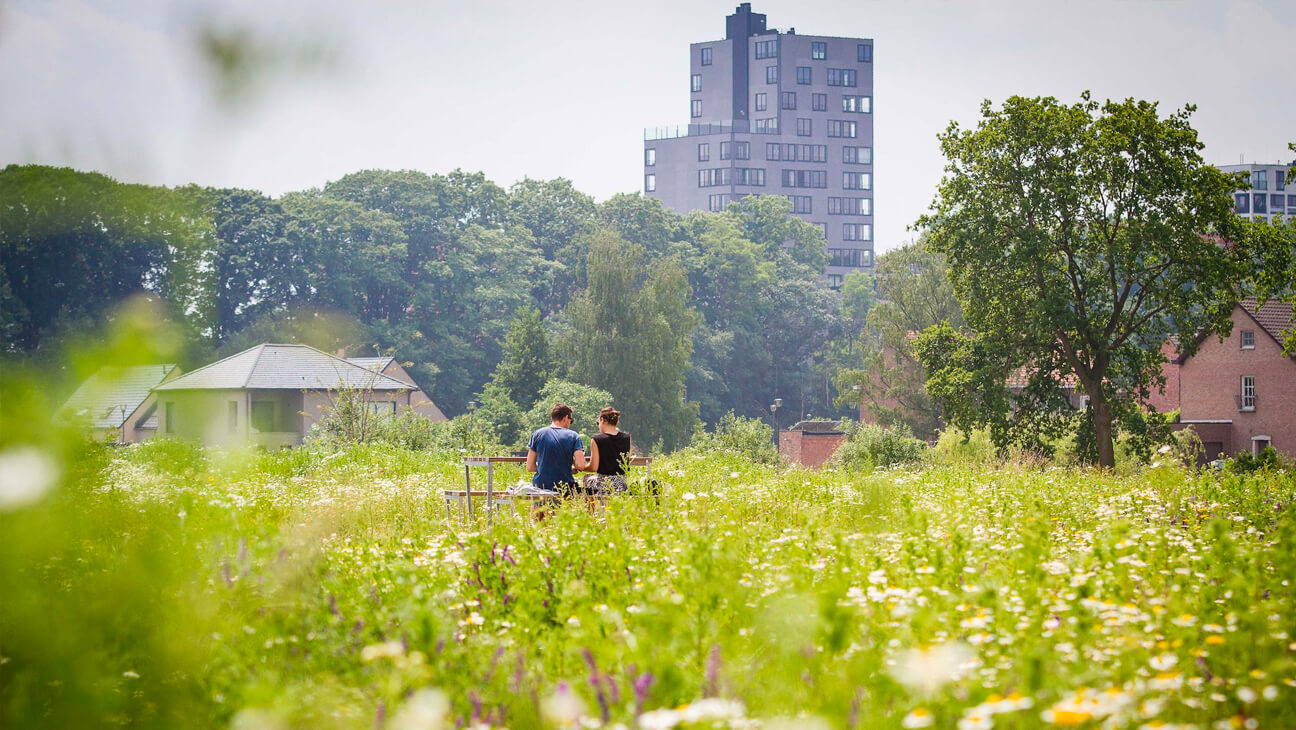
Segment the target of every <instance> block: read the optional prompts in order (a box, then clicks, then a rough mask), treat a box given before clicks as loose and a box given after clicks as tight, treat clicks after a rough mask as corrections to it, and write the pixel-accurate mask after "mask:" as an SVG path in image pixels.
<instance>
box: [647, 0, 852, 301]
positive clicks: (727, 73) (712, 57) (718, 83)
mask: <svg viewBox="0 0 1296 730" xmlns="http://www.w3.org/2000/svg"><path fill="white" fill-rule="evenodd" d="M725 30H726V32H725V37H724V39H722V40H715V41H704V42H701V43H693V44H691V45H690V46H689V59H690V60H689V122H688V124H687V125H681V126H677V127H672V128H664V129H663V128H658V129H651V130H645V133H644V194H645V195H647V196H649V197H653V198H657V199H658V200H661V201H662V203H663V204H664V205H665V206H666V207H668V208H671V209H673V210H676V211H680V212H688V211H692V210H710V211H719V210H723V209H724V208H725V207H726V206H728V205H729V203H730V202H732V201H734V200H737V199H739V198H741V197H743V196H745V195H783V196H786V197H787V198H788V199H789V201H790V202H791V203H792V212H793V213H794V214H795V215H797V216H798V217H800V218H802V219H804V220H806V221H809V222H811V223H813V224H814V225H816V226H818V227H819V229H820V230H821V231H823V234H824V239H825V241H826V246H827V249H828V253H829V266H828V270H827V276H828V281H829V284H830V285H833V286H837V285H839V284H840V283H841V281H842V278H843V277H844V276H845V275H846V274H847V273H849V272H851V271H860V270H868V269H870V268H871V267H872V266H873V230H874V226H873V216H874V210H873V190H874V178H873V41H872V39H869V38H841V37H834V36H809V35H799V34H797V33H796V30H795V29H794V28H793V29H789V30H788V31H786V32H780V31H778V30H776V29H772V28H768V27H767V26H766V18H765V16H764V15H762V14H759V13H753V12H752V11H751V4H750V3H743V4H742V5H739V6H738V7H737V8H736V10H735V12H734V14H733V15H730V16H728V17H727V18H726V23H725Z"/></svg>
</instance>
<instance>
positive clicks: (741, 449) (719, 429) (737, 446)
mask: <svg viewBox="0 0 1296 730" xmlns="http://www.w3.org/2000/svg"><path fill="white" fill-rule="evenodd" d="M689 447H690V448H691V449H692V450H694V451H695V452H700V453H716V452H725V453H733V454H740V455H742V456H745V457H747V458H748V459H751V460H752V461H754V462H756V463H758V464H777V463H779V453H778V449H777V448H775V446H774V429H773V428H771V427H770V426H769V425H768V424H766V423H765V422H764V421H761V420H760V419H757V418H745V417H743V416H736V415H734V412H733V411H729V412H728V413H726V414H725V415H724V416H723V417H722V418H721V419H720V420H719V422H717V423H716V425H715V430H714V431H712V432H711V433H707V432H706V431H704V430H702V429H698V430H697V431H695V432H694V434H693V441H692V443H690V444H689Z"/></svg>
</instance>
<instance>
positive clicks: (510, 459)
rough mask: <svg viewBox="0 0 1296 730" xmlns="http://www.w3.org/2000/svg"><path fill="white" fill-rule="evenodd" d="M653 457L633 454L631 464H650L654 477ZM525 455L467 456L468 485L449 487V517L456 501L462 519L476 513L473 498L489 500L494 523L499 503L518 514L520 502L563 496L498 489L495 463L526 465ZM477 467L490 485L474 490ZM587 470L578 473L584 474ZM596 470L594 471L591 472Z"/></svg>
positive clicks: (470, 517) (466, 483)
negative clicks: (496, 507)
mask: <svg viewBox="0 0 1296 730" xmlns="http://www.w3.org/2000/svg"><path fill="white" fill-rule="evenodd" d="M652 462H653V460H652V457H651V456H632V457H630V465H631V466H643V467H647V470H648V476H649V477H652ZM525 463H526V457H525V456H469V457H465V458H464V488H463V489H447V490H445V502H446V519H453V518H454V514H453V513H452V512H451V509H450V503H451V502H456V503H457V504H458V507H459V515H460V518H461V519H465V520H467V519H472V516H473V505H472V502H473V499H474V498H475V499H479V500H480V499H485V500H486V515H487V519H488V520H490V522H491V524H494V520H495V505H496V503H499V504H500V505H504V504H507V505H509V506H510V507H512V509H513V513H514V514H517V503H518V502H519V501H523V502H528V503H531V504H538V503H544V502H554V501H557V500H559V499H561V498H560V497H557V496H554V495H549V494H510V493H509V492H507V491H504V492H500V491H496V489H495V465H496V464H525ZM473 467H485V468H486V488H485V489H473V486H472V469H473ZM586 473H587V472H578V475H579V476H581V477H583V476H584V475H585V474H586ZM591 473H592V472H591Z"/></svg>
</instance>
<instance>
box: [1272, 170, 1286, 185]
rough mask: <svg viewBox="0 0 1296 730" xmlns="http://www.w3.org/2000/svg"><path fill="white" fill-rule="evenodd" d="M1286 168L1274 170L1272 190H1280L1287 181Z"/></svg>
mask: <svg viewBox="0 0 1296 730" xmlns="http://www.w3.org/2000/svg"><path fill="white" fill-rule="evenodd" d="M1286 178H1287V171H1286V170H1274V190H1282V189H1283V185H1285V184H1286V183H1287V180H1286Z"/></svg>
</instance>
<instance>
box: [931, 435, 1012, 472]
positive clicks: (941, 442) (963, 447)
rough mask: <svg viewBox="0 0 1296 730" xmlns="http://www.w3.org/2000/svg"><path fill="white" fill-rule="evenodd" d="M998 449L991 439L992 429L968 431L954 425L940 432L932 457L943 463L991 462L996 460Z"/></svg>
mask: <svg viewBox="0 0 1296 730" xmlns="http://www.w3.org/2000/svg"><path fill="white" fill-rule="evenodd" d="M995 456H996V449H995V445H994V442H993V441H991V440H990V431H989V430H987V429H984V428H978V429H974V430H973V431H972V432H971V433H966V432H964V431H961V430H959V429H957V428H954V427H953V426H951V427H949V428H946V429H944V430H943V431H941V432H940V438H939V439H938V440H937V441H936V447H935V448H934V449H933V450H932V457H933V458H934V459H935V460H936V461H938V462H939V463H942V464H964V465H970V464H989V463H991V462H993V461H994V460H995Z"/></svg>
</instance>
